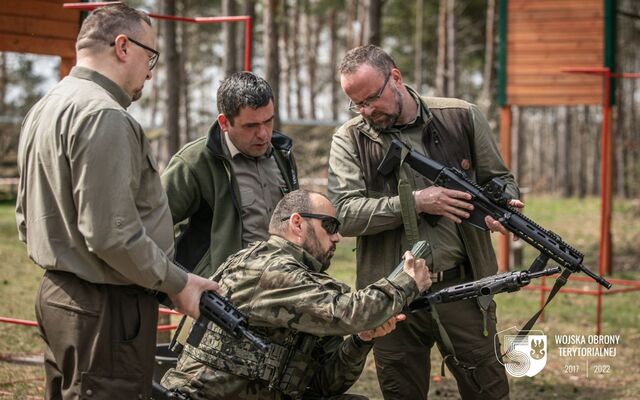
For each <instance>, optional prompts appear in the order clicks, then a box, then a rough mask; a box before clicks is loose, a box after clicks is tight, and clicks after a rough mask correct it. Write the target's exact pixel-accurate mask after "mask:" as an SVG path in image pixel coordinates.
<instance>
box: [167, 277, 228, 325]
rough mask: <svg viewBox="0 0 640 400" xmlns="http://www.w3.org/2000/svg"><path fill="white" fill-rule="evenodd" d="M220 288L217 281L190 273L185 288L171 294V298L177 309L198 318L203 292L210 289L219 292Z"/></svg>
mask: <svg viewBox="0 0 640 400" xmlns="http://www.w3.org/2000/svg"><path fill="white" fill-rule="evenodd" d="M219 289H220V287H219V286H218V283H217V282H214V281H212V280H209V279H205V278H203V277H201V276H198V275H194V274H188V275H187V284H186V285H185V286H184V288H183V289H182V290H181V291H180V292H178V293H176V294H170V295H169V298H170V299H171V302H172V303H173V306H174V307H175V309H176V311H178V312H180V313H182V314H185V315H188V316H190V317H191V318H194V319H197V318H198V317H199V316H200V297H201V296H202V293H203V292H206V291H208V290H213V291H215V292H218V291H219Z"/></svg>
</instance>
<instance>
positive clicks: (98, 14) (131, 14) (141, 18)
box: [76, 4, 151, 52]
mask: <svg viewBox="0 0 640 400" xmlns="http://www.w3.org/2000/svg"><path fill="white" fill-rule="evenodd" d="M143 22H144V23H146V24H147V25H149V26H151V19H149V16H148V15H147V14H145V13H144V12H142V11H138V10H136V9H134V8H131V7H129V6H127V5H126V4H114V5H108V6H103V7H98V8H96V9H95V10H93V11H92V12H91V14H89V16H88V17H87V18H86V19H85V20H84V22H83V23H82V27H81V28H80V32H79V33H78V39H77V40H76V52H78V51H80V50H85V49H87V50H101V49H103V48H106V47H108V46H109V45H110V44H111V43H112V42H113V41H114V39H115V38H116V36H118V35H120V34H124V35H127V36H133V38H134V39H137V40H140V39H139V38H138V37H136V36H138V35H139V34H140V32H141V31H142V29H141V27H142V23H143Z"/></svg>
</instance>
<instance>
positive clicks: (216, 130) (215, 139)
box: [207, 121, 293, 158]
mask: <svg viewBox="0 0 640 400" xmlns="http://www.w3.org/2000/svg"><path fill="white" fill-rule="evenodd" d="M292 145H293V141H292V140H291V138H289V137H288V136H286V135H285V134H283V133H280V132H278V131H276V130H274V131H273V135H271V146H273V148H274V149H276V150H279V151H283V152H289V151H291V147H292ZM207 148H208V149H209V150H210V151H211V152H212V153H213V154H214V155H215V156H217V157H223V158H228V156H227V155H226V154H225V151H224V147H223V143H222V130H221V129H220V124H218V121H215V122H214V123H213V125H211V128H209V134H208V136H207Z"/></svg>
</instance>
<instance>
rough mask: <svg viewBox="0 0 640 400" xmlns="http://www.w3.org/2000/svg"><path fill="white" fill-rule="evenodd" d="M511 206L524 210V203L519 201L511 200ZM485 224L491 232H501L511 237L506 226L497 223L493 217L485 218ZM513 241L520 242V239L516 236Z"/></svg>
mask: <svg viewBox="0 0 640 400" xmlns="http://www.w3.org/2000/svg"><path fill="white" fill-rule="evenodd" d="M509 206H511V207H513V208H519V209H522V208H524V203H523V202H521V201H520V200H517V199H511V200H509ZM484 222H485V223H486V224H487V228H489V230H491V232H500V233H502V234H503V235H509V231H508V230H507V229H506V228H505V227H504V226H502V224H501V223H500V222H498V221H496V220H495V219H493V218H492V217H490V216H488V215H487V216H486V217H484ZM513 240H514V241H515V240H518V237H517V236H514V237H513Z"/></svg>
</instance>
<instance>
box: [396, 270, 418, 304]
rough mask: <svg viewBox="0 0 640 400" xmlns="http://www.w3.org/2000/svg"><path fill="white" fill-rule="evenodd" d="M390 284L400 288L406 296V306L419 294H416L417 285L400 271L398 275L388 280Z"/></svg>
mask: <svg viewBox="0 0 640 400" xmlns="http://www.w3.org/2000/svg"><path fill="white" fill-rule="evenodd" d="M389 281H390V282H391V283H393V284H394V285H396V286H398V287H400V288H402V290H403V291H404V293H405V295H406V296H407V304H409V303H411V302H412V301H413V299H415V298H416V297H417V296H418V295H419V294H420V293H418V285H416V281H414V280H413V278H412V277H410V276H409V274H407V273H406V272H404V271H400V272H399V273H398V275H396V276H394V277H393V278H391V279H389Z"/></svg>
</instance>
